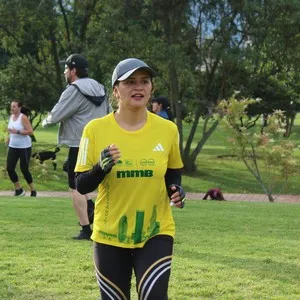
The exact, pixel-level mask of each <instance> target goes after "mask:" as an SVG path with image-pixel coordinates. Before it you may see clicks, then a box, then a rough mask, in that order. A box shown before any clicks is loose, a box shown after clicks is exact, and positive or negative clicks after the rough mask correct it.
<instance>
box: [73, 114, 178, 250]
mask: <svg viewBox="0 0 300 300" xmlns="http://www.w3.org/2000/svg"><path fill="white" fill-rule="evenodd" d="M111 144H115V145H116V146H117V147H119V149H120V152H121V158H120V160H119V162H118V163H117V164H116V165H115V166H114V167H113V168H112V170H111V172H110V173H109V174H107V175H106V176H105V178H104V180H103V181H102V182H101V184H100V185H99V187H98V196H97V200H96V207H95V218H94V227H93V235H92V239H93V240H94V241H96V242H99V243H104V244H108V245H113V246H118V247H124V248H138V247H142V246H143V245H144V244H145V242H146V241H147V240H148V239H150V238H151V237H152V236H154V235H157V234H166V235H170V236H173V237H174V234H175V224H174V220H173V216H172V211H171V208H170V204H169V203H170V199H169V197H168V195H167V190H166V186H165V180H164V176H165V173H166V170H167V168H170V169H179V168H182V167H183V164H182V160H181V157H180V151H179V136H178V131H177V127H176V125H175V124H174V123H172V122H171V121H167V120H164V119H163V118H161V117H159V116H156V115H155V114H153V113H150V112H147V122H146V124H145V125H144V127H143V128H141V129H139V130H137V131H126V130H124V129H123V128H121V127H120V126H119V125H118V123H117V122H116V120H115V117H114V113H111V114H109V115H107V116H105V117H103V118H100V119H95V120H92V121H90V122H89V123H88V124H87V125H86V127H85V128H84V131H83V134H82V138H81V142H80V148H79V153H78V158H77V165H76V168H75V171H76V172H84V171H88V170H90V169H92V168H93V166H94V165H95V164H96V163H97V162H98V161H99V159H100V155H101V151H103V149H104V148H105V147H107V146H109V145H111Z"/></svg>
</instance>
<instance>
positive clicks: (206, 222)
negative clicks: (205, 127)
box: [0, 197, 300, 300]
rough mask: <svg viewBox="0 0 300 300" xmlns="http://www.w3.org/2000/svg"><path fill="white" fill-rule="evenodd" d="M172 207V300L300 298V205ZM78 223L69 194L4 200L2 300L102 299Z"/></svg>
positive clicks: (0, 206) (0, 213)
mask: <svg viewBox="0 0 300 300" xmlns="http://www.w3.org/2000/svg"><path fill="white" fill-rule="evenodd" d="M173 212H174V217H175V221H176V226H177V235H176V239H175V245H174V259H173V266H172V274H171V280H170V288H169V296H170V298H169V299H170V300H196V299H197V300H199V299H249V300H250V299H251V300H253V299H268V300H269V299H276V300H278V299H287V300H291V299H293V300H294V299H300V289H299V282H300V239H299V237H300V219H299V215H300V206H299V205H296V204H282V203H275V204H270V203H244V202H243V203H242V202H241V203H239V202H216V201H188V203H187V206H186V208H185V209H183V210H178V209H175V208H174V209H173ZM76 222H77V221H76V217H75V216H74V213H73V209H72V208H71V202H70V201H69V200H68V199H59V198H55V199H48V198H36V199H31V198H17V199H16V198H13V197H2V198H1V199H0V229H1V231H0V235H1V238H0V249H1V259H0V299H1V300H2V299H3V300H6V299H13V300H33V299H36V300H50V299H51V300H54V299H55V300H67V299H68V300H75V299H76V300H91V299H98V296H99V294H98V288H97V285H96V280H95V278H94V270H93V264H92V242H88V241H74V240H72V239H71V237H72V235H74V234H76V233H77V230H78V229H79V228H78V229H77V228H76ZM133 284H134V283H133ZM132 299H137V297H136V295H135V292H134V290H133V297H132Z"/></svg>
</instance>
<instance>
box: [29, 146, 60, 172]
mask: <svg viewBox="0 0 300 300" xmlns="http://www.w3.org/2000/svg"><path fill="white" fill-rule="evenodd" d="M58 151H60V148H59V147H56V148H55V150H54V151H41V152H35V153H33V154H32V157H33V158H35V159H38V160H39V162H40V164H42V163H43V162H44V161H45V160H48V159H51V160H55V159H56V153H57V152H58ZM52 165H53V170H56V166H57V164H56V162H54V161H53V162H52Z"/></svg>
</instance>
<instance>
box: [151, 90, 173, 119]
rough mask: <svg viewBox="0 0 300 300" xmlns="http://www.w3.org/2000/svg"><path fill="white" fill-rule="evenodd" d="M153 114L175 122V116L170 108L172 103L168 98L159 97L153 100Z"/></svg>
mask: <svg viewBox="0 0 300 300" xmlns="http://www.w3.org/2000/svg"><path fill="white" fill-rule="evenodd" d="M151 102H152V112H154V113H155V114H157V115H158V116H160V117H162V118H164V119H167V120H170V121H173V119H174V116H173V113H172V111H171V108H170V102H169V100H168V98H167V97H164V96H159V97H157V98H154V99H152V101H151Z"/></svg>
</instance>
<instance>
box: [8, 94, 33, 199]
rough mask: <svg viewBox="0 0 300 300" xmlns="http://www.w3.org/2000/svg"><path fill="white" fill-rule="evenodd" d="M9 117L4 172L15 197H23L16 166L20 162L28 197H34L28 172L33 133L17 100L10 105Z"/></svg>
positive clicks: (23, 193) (31, 180)
mask: <svg viewBox="0 0 300 300" xmlns="http://www.w3.org/2000/svg"><path fill="white" fill-rule="evenodd" d="M10 111H11V115H10V118H9V122H8V128H7V130H8V132H9V139H8V141H7V143H8V154H7V164H6V170H7V173H8V176H9V178H10V180H11V181H12V182H13V184H14V186H15V194H14V195H15V196H25V191H24V190H23V188H22V187H21V185H20V182H19V178H18V174H17V173H16V171H15V169H16V165H17V163H18V160H20V168H21V171H22V173H23V176H24V178H25V180H26V182H27V184H28V186H29V188H30V196H31V197H36V190H35V188H34V185H33V179H32V175H31V173H30V171H29V161H30V157H31V150H32V149H31V148H32V142H31V138H30V135H32V133H33V129H32V126H31V124H30V121H29V120H28V118H27V116H26V114H25V113H23V112H25V108H24V107H23V105H22V103H21V102H20V101H18V100H13V101H12V102H11V105H10Z"/></svg>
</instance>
